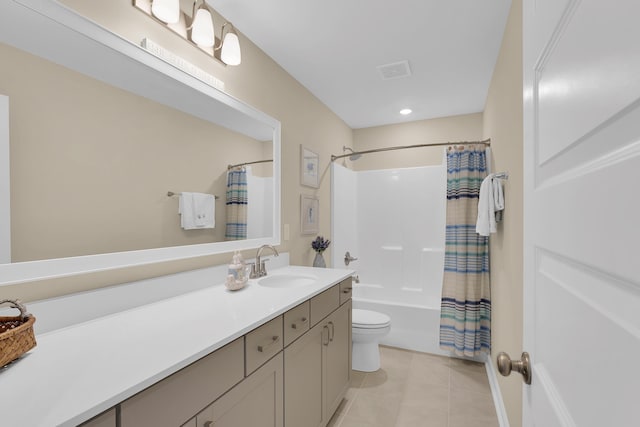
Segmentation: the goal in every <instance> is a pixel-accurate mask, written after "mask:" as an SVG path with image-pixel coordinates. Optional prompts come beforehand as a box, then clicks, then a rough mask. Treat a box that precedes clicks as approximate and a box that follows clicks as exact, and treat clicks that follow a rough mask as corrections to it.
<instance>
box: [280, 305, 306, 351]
mask: <svg viewBox="0 0 640 427" xmlns="http://www.w3.org/2000/svg"><path fill="white" fill-rule="evenodd" d="M308 330H309V301H305V302H303V303H302V304H300V305H299V306H297V307H294V308H292V309H291V310H289V311H287V312H286V313H285V314H284V346H285V347H286V346H288V345H289V344H291V343H292V342H294V341H295V340H296V339H297V338H298V337H299V336H300V335H302V334H304V333H305V332H307V331H308Z"/></svg>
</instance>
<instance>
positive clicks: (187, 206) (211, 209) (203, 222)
mask: <svg viewBox="0 0 640 427" xmlns="http://www.w3.org/2000/svg"><path fill="white" fill-rule="evenodd" d="M178 206H179V208H178V213H180V225H181V226H182V228H184V229H185V230H193V229H199V228H214V227H215V225H216V212H215V208H216V202H215V196H213V195H211V194H204V193H187V192H183V193H182V194H181V195H180V201H179V203H178Z"/></svg>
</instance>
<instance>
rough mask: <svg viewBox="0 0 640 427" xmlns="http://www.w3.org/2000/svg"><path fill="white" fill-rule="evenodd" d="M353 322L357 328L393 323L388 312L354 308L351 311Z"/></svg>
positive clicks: (384, 325)
mask: <svg viewBox="0 0 640 427" xmlns="http://www.w3.org/2000/svg"><path fill="white" fill-rule="evenodd" d="M351 323H352V325H353V326H355V327H357V328H363V329H366V328H384V327H387V326H389V325H390V324H391V319H390V318H389V316H387V315H386V314H382V313H378V312H377V311H371V310H362V309H359V308H354V309H353V310H352V312H351Z"/></svg>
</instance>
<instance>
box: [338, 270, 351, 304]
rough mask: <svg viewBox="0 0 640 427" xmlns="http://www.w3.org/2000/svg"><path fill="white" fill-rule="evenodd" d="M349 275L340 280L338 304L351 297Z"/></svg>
mask: <svg viewBox="0 0 640 427" xmlns="http://www.w3.org/2000/svg"><path fill="white" fill-rule="evenodd" d="M352 286H353V285H352V283H351V277H349V278H346V279H344V280H343V281H342V282H340V305H342V304H344V303H345V302H347V301H349V300H350V299H351V289H352Z"/></svg>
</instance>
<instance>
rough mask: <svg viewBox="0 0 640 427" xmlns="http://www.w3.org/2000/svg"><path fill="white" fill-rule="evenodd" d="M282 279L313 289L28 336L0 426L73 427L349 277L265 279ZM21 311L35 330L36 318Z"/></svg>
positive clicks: (183, 297)
mask: <svg viewBox="0 0 640 427" xmlns="http://www.w3.org/2000/svg"><path fill="white" fill-rule="evenodd" d="M207 272H208V269H204V270H197V271H196V272H189V273H181V274H175V275H172V276H165V278H164V280H165V281H166V280H167V279H166V277H170V278H171V280H177V281H180V280H185V278H186V277H188V278H189V280H206V279H207V278H206V276H205V275H206V274H207ZM286 273H297V274H308V275H314V276H317V277H318V281H317V282H316V283H313V284H311V285H306V286H301V287H295V288H267V287H264V286H261V285H259V284H257V283H256V281H255V280H250V281H249V284H248V285H247V287H245V288H244V289H242V290H239V291H235V292H232V291H228V290H227V289H226V288H225V287H224V285H223V284H219V285H214V286H210V287H206V288H204V289H200V290H193V291H190V292H188V293H184V294H180V295H176V296H171V297H168V298H166V299H162V300H159V301H155V302H152V303H149V304H143V305H139V306H136V307H132V308H129V309H126V310H124V311H118V312H115V313H110V314H106V315H104V316H101V317H98V318H94V319H91V320H88V321H84V322H83V323H78V324H71V325H68V326H65V327H62V328H60V329H55V330H52V331H49V332H45V333H42V334H38V333H36V340H37V342H38V345H37V347H35V348H34V349H33V350H31V351H30V352H29V353H27V354H26V355H25V356H23V357H22V358H21V359H20V360H18V361H17V362H15V363H13V364H12V365H10V366H9V367H8V368H6V369H3V370H0V414H1V415H0V424H2V426H7V427H14V426H30V427H35V426H46V427H51V426H57V425H61V426H75V425H77V424H79V423H81V422H84V421H86V420H88V419H90V418H92V417H93V416H95V415H98V414H99V413H101V412H103V411H104V410H106V409H109V408H111V407H113V406H114V405H116V404H118V403H119V402H121V401H123V400H125V399H127V398H129V397H131V396H133V395H134V394H135V393H137V392H139V391H141V390H143V389H145V388H147V387H148V386H150V385H152V384H154V383H156V382H158V381H159V380H161V379H163V378H165V377H166V376H168V375H170V374H172V373H174V372H176V371H178V370H180V369H182V368H184V367H185V366H187V365H189V364H191V363H193V362H195V361H196V360H198V359H200V358H202V357H203V356H206V355H207V354H209V353H211V352H213V351H214V350H217V349H218V348H220V347H222V346H224V345H225V344H227V343H229V342H231V341H233V340H234V339H236V338H238V337H240V336H242V335H244V334H245V333H247V332H249V331H250V330H252V329H254V328H256V327H257V326H259V325H261V324H263V323H265V322H266V321H268V320H271V319H273V318H275V317H276V316H278V315H280V314H282V313H284V312H285V311H287V310H288V309H290V308H292V307H295V306H296V305H297V304H299V303H301V302H303V301H305V300H307V299H309V298H310V297H312V296H314V295H316V294H318V293H320V292H322V291H323V290H325V289H327V288H329V287H330V286H332V285H334V284H336V283H338V282H340V281H341V280H343V279H344V278H346V277H349V276H350V275H351V274H352V273H353V272H352V271H351V270H338V269H324V268H311V267H297V266H289V267H283V268H279V269H276V270H273V271H270V272H269V276H274V275H279V274H286ZM209 280H210V278H209ZM147 282H149V281H147ZM151 282H152V281H151ZM220 283H222V282H220ZM97 292H99V291H97ZM131 292H136V291H135V289H131ZM65 300H66V301H67V302H68V301H70V300H71V301H73V297H71V299H69V298H68V297H66V298H65ZM28 308H31V307H28ZM30 311H33V312H34V314H35V315H36V324H38V322H40V321H41V319H40V317H39V316H38V313H37V311H35V310H30Z"/></svg>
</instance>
